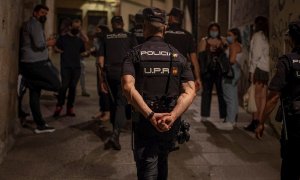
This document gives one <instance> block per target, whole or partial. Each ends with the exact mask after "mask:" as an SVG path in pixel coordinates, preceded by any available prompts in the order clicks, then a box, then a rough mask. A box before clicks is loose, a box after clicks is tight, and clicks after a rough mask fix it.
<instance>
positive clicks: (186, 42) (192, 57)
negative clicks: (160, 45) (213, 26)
mask: <svg viewBox="0 0 300 180" xmlns="http://www.w3.org/2000/svg"><path fill="white" fill-rule="evenodd" d="M168 16H169V19H168V23H169V24H168V25H169V27H168V29H167V31H166V34H165V38H164V39H165V42H166V43H169V44H171V45H172V46H174V47H175V48H176V49H177V50H178V51H179V52H180V53H181V54H182V55H183V56H184V57H186V58H187V59H188V60H189V61H190V62H191V63H192V66H193V71H194V77H195V85H196V90H199V89H200V88H201V80H200V66H199V63H198V60H197V55H196V43H195V41H194V38H193V36H192V34H191V33H189V32H188V31H186V30H184V29H182V27H181V26H182V19H183V11H181V10H180V9H178V8H172V10H171V12H170V13H169V14H168Z"/></svg>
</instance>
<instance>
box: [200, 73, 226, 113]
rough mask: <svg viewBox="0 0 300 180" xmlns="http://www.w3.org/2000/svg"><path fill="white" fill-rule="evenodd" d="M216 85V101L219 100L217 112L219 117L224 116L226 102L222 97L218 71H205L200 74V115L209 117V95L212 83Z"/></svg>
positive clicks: (210, 94)
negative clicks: (205, 72) (201, 88)
mask: <svg viewBox="0 0 300 180" xmlns="http://www.w3.org/2000/svg"><path fill="white" fill-rule="evenodd" d="M214 84H215V85H216V90H217V95H218V102H219V112H220V118H225V117H226V103H225V100H224V97H223V89H222V75H220V73H218V72H216V73H207V74H205V75H202V85H203V91H202V97H201V116H202V117H209V116H210V107H211V97H212V90H213V85H214Z"/></svg>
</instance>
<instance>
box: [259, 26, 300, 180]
mask: <svg viewBox="0 0 300 180" xmlns="http://www.w3.org/2000/svg"><path fill="white" fill-rule="evenodd" d="M288 34H289V36H290V38H291V42H292V43H293V45H292V46H293V47H292V48H293V51H292V53H290V54H286V55H284V56H282V57H280V58H279V60H278V63H277V71H276V74H275V76H274V77H273V79H272V81H271V83H270V85H269V90H270V91H269V93H268V98H267V103H266V106H265V110H264V115H263V118H262V120H261V122H260V125H259V126H258V127H257V129H256V137H257V138H259V139H260V138H261V137H262V134H263V131H264V122H265V120H267V119H268V117H269V115H270V113H271V112H272V111H273V109H274V108H275V107H276V105H277V102H278V101H279V100H280V101H281V108H279V109H280V110H281V111H279V112H278V115H280V114H281V115H282V116H277V117H278V118H277V120H280V121H282V122H283V128H282V133H281V158H282V164H281V179H282V180H296V179H297V180H299V179H300V165H299V163H300V21H298V22H292V23H290V24H289V32H288Z"/></svg>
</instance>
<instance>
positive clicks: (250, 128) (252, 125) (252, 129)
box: [244, 120, 259, 132]
mask: <svg viewBox="0 0 300 180" xmlns="http://www.w3.org/2000/svg"><path fill="white" fill-rule="evenodd" d="M258 125H259V121H258V120H252V121H251V123H250V124H249V125H248V126H246V127H244V129H245V130H246V131H250V132H255V129H256V128H257V126H258Z"/></svg>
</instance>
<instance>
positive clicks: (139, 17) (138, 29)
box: [130, 11, 145, 44]
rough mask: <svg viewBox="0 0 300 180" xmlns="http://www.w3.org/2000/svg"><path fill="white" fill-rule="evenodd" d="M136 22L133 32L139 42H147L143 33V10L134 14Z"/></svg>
mask: <svg viewBox="0 0 300 180" xmlns="http://www.w3.org/2000/svg"><path fill="white" fill-rule="evenodd" d="M134 20H135V24H134V27H133V28H132V29H131V30H130V32H131V33H132V34H134V35H135V37H136V40H137V42H138V44H142V43H144V42H145V38H144V34H143V23H144V18H143V14H142V11H139V12H138V13H136V15H135V16H134Z"/></svg>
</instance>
